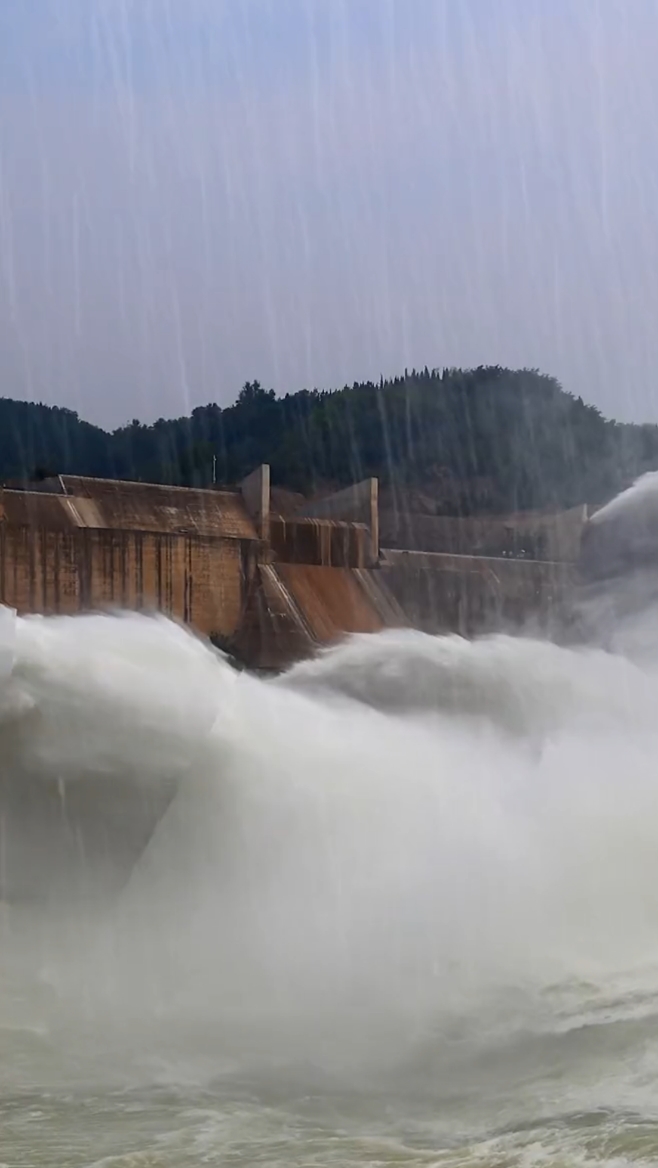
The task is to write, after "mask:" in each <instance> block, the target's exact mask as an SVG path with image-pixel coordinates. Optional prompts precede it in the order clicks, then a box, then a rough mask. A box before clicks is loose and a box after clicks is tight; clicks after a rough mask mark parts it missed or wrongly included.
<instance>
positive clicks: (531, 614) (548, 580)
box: [380, 551, 576, 637]
mask: <svg viewBox="0 0 658 1168" xmlns="http://www.w3.org/2000/svg"><path fill="white" fill-rule="evenodd" d="M380 572H381V575H382V578H383V582H384V583H385V584H386V586H387V588H388V590H389V591H390V592H391V593H392V594H393V596H394V597H395V599H396V600H397V602H398V604H399V605H400V607H401V609H402V610H403V611H404V613H405V616H406V617H407V620H408V621H409V623H410V624H411V625H412V626H413V627H414V628H419V629H422V630H424V631H425V632H428V633H448V632H456V633H460V634H461V635H462V636H467V637H472V636H476V635H478V634H482V633H490V632H495V631H501V630H505V631H510V630H520V629H528V628H532V629H535V630H541V631H550V629H551V628H552V626H553V625H554V624H555V623H559V622H560V621H561V620H562V618H563V616H564V614H565V613H566V612H568V610H569V609H570V607H571V604H572V600H573V589H574V586H575V579H576V571H575V567H574V565H572V564H568V563H563V564H558V563H549V562H546V561H537V560H508V559H503V558H500V559H496V558H493V557H491V558H487V557H484V556H451V555H443V554H441V553H424V552H404V551H387V552H385V553H384V559H383V563H382V567H381V569H380Z"/></svg>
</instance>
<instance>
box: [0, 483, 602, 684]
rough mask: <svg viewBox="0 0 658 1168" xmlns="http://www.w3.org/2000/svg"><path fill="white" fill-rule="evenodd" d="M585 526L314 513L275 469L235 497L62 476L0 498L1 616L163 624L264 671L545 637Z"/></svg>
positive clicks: (356, 509) (564, 596)
mask: <svg viewBox="0 0 658 1168" xmlns="http://www.w3.org/2000/svg"><path fill="white" fill-rule="evenodd" d="M586 520H587V508H586V507H580V508H575V509H572V510H571V511H568V512H563V513H558V514H549V515H523V514H521V515H516V516H507V517H505V516H503V517H485V518H481V519H459V518H450V517H440V516H423V515H408V514H405V513H404V511H403V510H400V509H399V508H398V509H397V510H396V509H394V508H392V507H391V504H390V501H387V506H386V507H383V508H380V504H379V490H378V482H377V480H376V479H368V480H366V481H365V482H362V483H357V484H354V485H353V486H351V487H348V488H346V489H343V490H341V491H339V492H337V493H334V494H330V495H327V496H325V497H323V498H320V499H317V500H313V501H311V500H304V499H301V497H294V496H291V494H290V492H284V491H280V490H278V489H277V488H276V487H272V485H271V483H270V472H269V467H268V466H262V467H259V468H257V469H256V470H255V471H254V472H253V473H252V474H251V475H250V476H249V477H248V478H247V479H246V480H245V481H244V482H243V483H241V484H240V485H239V486H238V487H236V488H235V489H234V490H226V489H221V490H195V489H191V488H185V487H170V486H162V485H158V484H151V483H141V482H140V483H130V482H125V481H121V480H99V479H89V478H82V477H77V476H73V475H58V476H54V477H52V478H49V479H45V480H43V481H42V482H40V483H34V484H27V485H26V489H20V490H18V489H3V490H2V491H0V602H1V603H2V604H4V605H6V606H8V607H10V608H13V609H15V610H16V611H17V612H18V613H19V614H22V615H24V614H28V613H43V614H62V615H67V614H68V615H71V614H74V613H78V612H89V611H107V610H112V609H115V610H116V609H121V610H134V611H139V612H160V613H163V614H165V615H167V616H169V617H171V618H173V619H175V620H178V621H180V622H182V623H183V624H185V625H188V626H189V627H191V628H192V629H193V630H194V631H196V632H197V633H199V634H201V635H202V636H205V637H209V638H210V639H211V640H212V641H213V643H214V644H215V645H217V646H218V647H220V648H222V649H224V650H225V651H226V652H227V653H228V654H229V655H230V656H231V657H232V658H233V659H234V660H235V661H236V662H238V663H240V664H241V665H244V666H246V667H247V668H249V669H263V670H276V669H280V668H284V667H286V666H287V665H289V664H291V663H292V662H294V661H296V660H299V659H301V658H304V657H308V656H310V655H313V654H314V653H315V652H317V650H318V649H319V648H322V647H324V646H327V645H331V644H333V643H335V642H336V641H338V640H340V639H341V637H344V636H345V635H349V634H353V633H373V632H378V631H381V630H382V629H384V628H391V627H406V626H411V627H414V628H419V629H422V630H423V631H425V632H430V633H450V632H456V633H460V634H462V635H465V636H473V635H477V634H479V633H487V632H494V631H500V630H519V629H528V628H533V629H535V630H537V631H542V632H544V633H545V632H547V631H550V629H551V627H552V626H553V625H554V624H555V622H556V621H557V620H558V619H559V618H560V615H561V613H562V612H563V610H564V609H565V607H568V606H569V604H570V596H571V591H572V588H573V583H574V565H575V562H576V560H577V558H578V554H579V547H580V534H581V531H582V529H583V526H584V524H585V522H586Z"/></svg>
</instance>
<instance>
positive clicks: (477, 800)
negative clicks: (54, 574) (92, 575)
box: [0, 611, 658, 1168]
mask: <svg viewBox="0 0 658 1168" xmlns="http://www.w3.org/2000/svg"><path fill="white" fill-rule="evenodd" d="M0 616H1V617H2V622H1V624H0V781H1V782H2V784H4V786H3V788H2V790H3V791H4V795H3V798H5V799H8V800H9V801H11V799H10V793H11V791H14V795H13V796H11V797H12V798H14V806H13V810H12V811H11V816H13V819H11V822H8V821H7V815H6V814H5V811H4V810H3V813H2V821H1V823H0V881H1V882H2V887H3V888H4V890H5V892H4V901H3V903H2V905H1V906H0V1164H2V1165H6V1166H11V1168H19V1166H21V1168H24V1166H28V1165H29V1166H31V1168H32V1166H48V1168H60V1166H64V1165H67V1166H70V1168H82V1166H90V1165H95V1166H100V1165H102V1166H104V1168H110V1166H112V1168H114V1166H116V1168H123V1166H125V1168H128V1166H133V1168H146V1166H149V1168H155V1166H158V1168H160V1166H162V1168H165V1166H168V1168H186V1166H188V1165H189V1166H197V1165H204V1164H222V1165H223V1164H227V1165H228V1164H246V1165H268V1166H274V1165H277V1166H279V1165H280V1166H282V1165H291V1166H300V1168H301V1166H302V1165H303V1166H305V1168H306V1166H311V1165H332V1164H336V1165H345V1166H349V1165H410V1166H411V1165H424V1166H429V1165H440V1166H441V1168H457V1166H460V1168H467V1166H468V1168H476V1166H477V1168H514V1166H517V1165H518V1166H523V1168H531V1166H532V1168H539V1166H551V1168H558V1166H560V1168H562V1166H565V1165H608V1166H610V1168H612V1166H615V1168H618V1166H622V1165H627V1164H646V1165H655V1164H656V1163H658V774H657V760H658V656H656V658H655V660H654V659H653V655H652V654H647V653H646V652H645V653H644V654H643V655H642V656H641V658H636V657H634V656H633V655H632V654H631V656H628V655H625V654H622V653H611V652H603V651H599V650H597V649H568V648H560V647H557V646H555V645H551V644H547V643H540V642H539V641H533V640H529V639H521V638H519V639H514V638H511V637H504V636H500V637H494V638H492V639H487V640H483V641H480V642H476V643H472V644H470V643H467V642H463V641H460V640H459V639H457V638H431V637H427V636H424V635H422V634H420V633H413V632H390V633H385V634H382V635H381V636H378V637H370V638H356V639H354V640H352V641H350V642H348V643H346V644H345V645H343V646H342V647H339V648H337V649H335V650H333V651H332V652H330V653H328V654H327V655H326V656H324V657H322V658H320V659H319V660H316V661H314V662H311V663H307V664H304V665H300V666H297V667H296V668H294V669H293V670H292V671H291V672H290V673H288V674H287V675H286V676H283V677H280V678H277V679H270V680H263V679H258V678H254V677H251V676H249V675H247V674H239V673H236V672H234V671H233V670H232V669H231V668H230V666H229V665H228V664H227V663H226V662H225V661H224V660H223V659H222V658H221V657H220V656H219V655H217V654H216V653H214V652H213V651H212V650H210V649H209V648H207V647H206V646H205V645H204V644H202V643H200V642H199V641H197V640H195V639H194V638H193V637H192V636H191V635H189V634H188V633H186V632H185V631H184V630H182V629H180V628H178V627H177V626H175V625H173V624H170V623H168V622H166V621H165V620H163V619H155V618H146V617H136V616H131V617H129V616H115V617H111V616H87V617H78V618H48V619H42V618H31V619H25V620H19V619H15V618H14V617H13V615H12V614H10V613H7V612H6V611H5V612H3V613H0ZM647 619H649V618H647ZM636 631H637V630H636ZM640 640H641V641H642V643H643V644H645V645H646V644H647V643H648V642H647V640H646V639H644V640H643V639H642V638H640ZM17 786H18V787H19V788H20V789H21V790H22V791H27V792H28V794H27V795H26V796H25V798H24V801H23V803H21V801H20V798H19V799H18V802H17V803H16V797H15V791H16V788H17ZM46 788H47V790H48V798H47V800H46V803H47V807H46V810H45V811H44V806H46V804H43V806H42V804H41V803H40V802H39V800H40V799H41V795H40V794H39V791H40V790H44V789H46ZM85 792H92V793H93V794H92V796H89V797H87V795H86V794H85ZM113 792H119V795H117V796H116V797H114V796H113V794H112V793H113ZM108 799H109V800H110V801H109V803H107V806H109V807H110V809H111V816H110V812H108V817H107V818H106V819H105V820H103V823H105V824H106V825H107V824H108V823H110V820H111V823H112V825H113V826H112V831H110V830H109V828H107V833H108V834H107V837H106V836H104V835H103V831H104V830H105V829H104V828H103V824H101V827H100V828H99V827H98V825H96V828H95V829H92V828H89V825H88V823H87V820H88V819H89V817H91V818H93V814H94V807H95V806H97V807H101V808H102V807H104V806H105V803H106V802H107V800H108ZM119 804H120V805H119ZM80 808H82V810H80ZM149 809H151V810H149ZM151 812H152V813H153V816H154V818H155V820H157V824H156V823H154V824H153V825H152V826H153V830H150V829H149V830H146V829H145V834H144V838H143V840H142V841H141V842H140V841H139V840H138V841H137V845H135V846H137V847H138V858H137V862H136V864H135V865H134V867H133V866H132V864H129V865H128V870H127V871H124V873H123V878H122V879H118V877H117V872H119V870H120V869H121V868H122V865H123V866H124V868H125V865H126V859H125V856H123V854H122V852H121V841H122V840H125V839H127V838H128V836H129V835H130V830H132V828H131V826H130V825H131V824H133V825H134V822H135V816H136V815H137V816H139V815H141V816H142V818H143V819H144V821H145V822H147V821H148V817H149V814H151ZM7 814H8V813H7ZM42 815H45V817H46V820H47V819H48V817H49V816H50V818H51V820H53V819H57V823H58V825H59V826H58V829H57V830H58V831H60V835H61V833H62V832H63V833H64V834H63V835H61V839H63V840H64V842H65V843H66V846H63V847H59V845H57V846H55V845H54V844H53V851H52V854H51V851H50V850H49V848H50V844H49V843H48V839H46V836H43V837H39V836H38V834H37V836H32V837H31V844H30V846H29V847H28V849H27V852H25V851H24V850H22V851H20V855H18V852H17V849H16V847H15V846H14V849H13V850H12V846H13V845H12V840H14V837H15V835H16V832H17V831H18V832H19V835H20V830H21V824H20V819H21V816H23V817H25V818H26V820H30V817H31V816H33V817H34V818H35V819H38V818H39V816H42ZM122 816H123V819H122ZM85 817H87V818H85ZM10 818H11V817H10ZM147 826H148V824H147ZM26 830H27V829H26ZM30 830H31V828H30ZM67 833H68V834H67ZM85 833H86V834H85ZM55 834H56V833H55ZM28 835H29V831H28ZM26 838H27V837H26ZM49 838H50V839H54V835H51V836H50V837H49ZM39 840H41V842H39ZM35 841H36V842H35ZM67 841H68V842H67ZM103 841H104V843H103ZM19 842H20V841H19ZM60 842H61V841H60ZM26 846H27V845H26ZM131 846H132V845H131ZM58 848H59V850H58ZM115 852H116V853H117V854H118V856H119V858H118V859H117V858H116V855H115ZM26 855H27V856H28V858H29V865H28V866H27V868H26V867H25V865H24V867H23V869H22V870H20V871H19V869H20V864H21V857H23V860H25V856H26ZM17 857H18V858H17ZM69 868H70V870H69ZM119 875H121V873H120V872H119Z"/></svg>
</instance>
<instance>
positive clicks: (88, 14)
mask: <svg viewBox="0 0 658 1168" xmlns="http://www.w3.org/2000/svg"><path fill="white" fill-rule="evenodd" d="M657 60H658V2H657V0H550V2H549V0H0V392H2V393H4V394H7V395H12V396H22V397H35V398H40V399H43V400H46V401H51V402H57V403H60V404H65V405H69V406H72V407H73V408H77V409H79V410H80V412H81V413H83V414H84V415H85V416H87V417H90V418H92V419H93V420H97V421H101V422H104V423H106V424H115V423H119V422H121V421H123V420H125V419H127V418H129V417H132V416H133V415H138V416H141V417H144V418H146V419H150V418H153V417H156V416H158V415H171V414H174V413H181V412H184V411H187V410H188V409H189V408H190V406H193V405H196V404H200V403H204V402H207V401H209V400H217V401H219V402H220V403H228V402H229V401H231V400H232V399H233V398H234V397H235V395H236V393H237V391H238V389H239V387H240V385H241V384H242V382H244V381H245V380H246V379H251V378H253V377H258V378H260V380H261V381H263V382H265V383H267V384H268V385H269V384H271V385H273V386H274V388H275V389H276V390H277V391H279V392H285V391H286V390H288V389H290V390H295V389H299V388H301V387H302V386H304V385H318V386H324V387H330V386H335V385H338V384H342V383H343V382H344V381H346V380H347V381H352V380H354V379H361V378H364V377H378V376H379V374H380V373H384V374H387V373H395V372H397V371H399V370H401V369H402V368H404V366H405V365H408V366H412V365H420V366H422V365H425V364H428V365H453V364H459V365H471V364H477V363H480V362H491V363H501V364H510V365H531V366H539V367H541V368H542V369H544V370H546V371H547V372H551V373H555V374H556V375H557V376H558V377H560V379H561V380H562V381H563V383H564V385H565V386H566V387H567V388H569V389H571V390H572V391H574V392H576V393H582V394H583V396H584V397H586V398H587V399H589V400H591V401H595V402H596V403H597V404H599V405H600V406H601V407H602V408H603V409H604V410H605V411H606V412H608V413H613V414H616V415H617V416H620V417H635V418H648V419H649V418H650V419H652V420H658V383H657V379H656V376H657V371H658V68H656V64H655V62H656V61H657Z"/></svg>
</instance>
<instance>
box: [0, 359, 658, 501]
mask: <svg viewBox="0 0 658 1168" xmlns="http://www.w3.org/2000/svg"><path fill="white" fill-rule="evenodd" d="M260 462H269V463H270V464H271V467H272V477H273V481H274V482H275V483H277V484H278V485H280V486H287V487H290V488H293V489H296V490H301V491H304V492H310V491H313V490H317V489H319V488H322V487H326V486H334V485H340V484H343V483H348V482H351V481H353V480H354V479H359V478H362V477H364V476H366V475H370V474H375V475H378V476H379V477H380V479H381V481H382V483H383V484H384V488H386V487H388V488H389V490H391V491H394V492H398V491H399V492H401V493H402V494H403V495H405V496H406V497H412V496H413V494H414V492H416V493H417V492H423V493H424V495H425V497H426V498H432V499H433V500H434V505H433V507H432V509H433V510H440V511H444V512H448V513H450V512H452V513H455V512H460V513H464V514H467V513H472V512H474V511H506V510H513V509H532V508H537V507H546V506H552V505H559V506H569V505H571V504H573V503H576V502H582V501H585V500H587V501H591V502H596V501H601V500H602V499H605V498H607V497H609V496H611V495H612V494H614V493H615V492H616V491H617V490H618V489H619V488H620V486H622V485H624V484H625V483H627V482H628V481H629V480H631V479H632V478H634V477H635V476H636V475H638V474H640V473H642V472H643V471H645V470H647V469H650V468H655V467H658V426H653V425H651V426H650V425H644V426H635V425H622V424H619V423H616V422H613V421H609V420H607V419H605V418H604V417H603V416H602V415H601V413H600V412H599V411H598V410H597V409H595V408H594V407H593V406H589V405H586V404H585V403H584V402H583V400H582V398H580V397H574V396H572V395H571V394H568V393H565V392H564V390H563V389H562V388H561V387H560V385H559V384H558V382H557V381H555V379H554V378H552V377H547V376H545V375H543V374H540V373H538V372H536V371H534V370H516V371H511V370H508V369H501V368H499V367H497V366H496V367H481V368H478V369H473V370H466V371H464V370H460V369H445V370H442V371H440V370H428V369H424V370H422V371H421V372H416V371H413V372H410V373H409V372H405V374H404V376H401V377H396V378H393V379H392V380H388V381H383V380H382V381H380V382H379V383H372V382H368V383H365V384H355V385H353V386H350V387H345V388H344V389H341V390H338V391H335V392H319V391H317V390H313V391H308V390H302V391H301V392H299V393H294V394H286V395H285V396H284V397H276V396H275V394H274V392H273V391H272V390H265V389H264V388H263V387H262V386H261V385H260V384H259V383H258V382H257V381H254V382H251V383H247V384H246V385H245V386H244V388H243V389H242V391H241V393H240V394H239V397H238V399H237V401H236V402H235V404H234V405H232V406H229V407H228V408H226V409H220V407H219V406H217V405H208V406H201V407H199V408H197V409H195V410H193V412H192V415H191V417H189V418H177V419H174V420H171V421H165V420H164V419H159V420H158V421H157V422H155V423H154V424H153V425H144V424H141V423H140V422H138V421H134V422H132V423H130V425H126V426H123V427H121V428H120V429H118V430H115V431H114V432H113V433H106V432H105V431H104V430H102V429H100V428H99V427H97V426H92V425H90V424H89V423H87V422H84V421H82V420H81V419H80V418H79V417H78V415H77V414H76V413H74V412H73V411H71V410H66V409H59V408H54V407H49V406H44V405H36V404H31V403H25V402H17V401H12V400H10V399H0V479H2V480H3V481H5V482H7V481H10V480H16V479H21V480H26V479H29V478H33V477H34V476H35V475H36V476H43V475H45V474H48V473H52V472H68V473H78V474H89V475H98V476H103V477H117V478H131V479H142V480H145V481H148V480H150V481H154V482H167V483H178V484H183V485H207V484H209V483H210V482H211V481H212V479H213V475H214V476H215V478H216V481H217V482H218V483H235V482H236V481H238V480H239V479H240V478H242V477H243V476H244V475H245V474H247V473H248V472H249V471H250V470H252V469H253V468H254V467H255V466H257V465H258V464H259V463H260Z"/></svg>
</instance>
